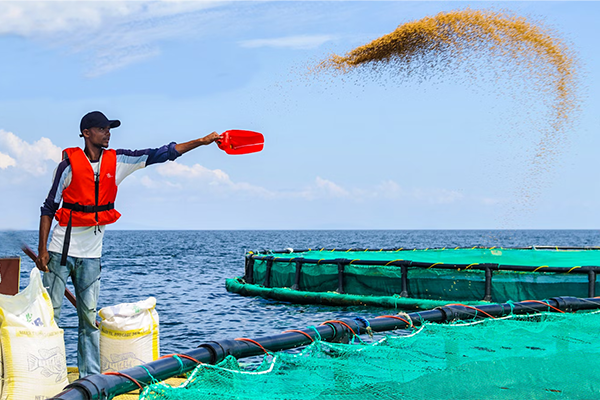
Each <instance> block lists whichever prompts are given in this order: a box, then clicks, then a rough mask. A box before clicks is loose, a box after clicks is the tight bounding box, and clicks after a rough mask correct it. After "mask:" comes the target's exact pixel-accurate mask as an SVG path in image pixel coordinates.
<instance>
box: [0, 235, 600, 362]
mask: <svg viewBox="0 0 600 400" xmlns="http://www.w3.org/2000/svg"><path fill="white" fill-rule="evenodd" d="M21 242H24V243H28V244H29V245H30V246H31V247H32V248H34V249H37V232H34V231H19V232H0V257H6V256H19V255H21V254H20V250H19V245H20V243H21ZM476 245H481V246H502V247H515V246H516V247H520V246H530V245H540V246H541V245H551V246H598V245H600V231H595V230H519V231H509V230H504V231H485V230H414V231H413V230H373V231H368V230H357V231H354V230H332V231H326V230H318V231H285V230H280V231H117V230H115V231H110V230H108V231H107V232H106V234H105V239H104V251H103V258H102V280H101V292H100V299H99V308H101V307H105V306H111V305H115V304H119V303H124V302H135V301H139V300H143V299H146V298H147V297H149V296H154V297H155V298H156V300H157V307H156V308H157V311H158V313H159V317H160V347H161V353H162V354H169V353H174V352H184V351H186V350H188V349H191V348H194V347H197V346H198V345H199V344H201V343H203V342H206V341H210V340H221V339H232V338H238V337H247V338H256V337H261V336H265V335H272V334H277V333H280V332H281V331H283V330H286V329H293V328H304V327H307V326H310V325H318V324H319V323H321V322H322V321H325V320H327V319H332V318H336V317H338V318H339V317H354V316H357V315H360V316H363V317H366V318H370V317H374V316H377V315H382V314H384V313H386V310H383V309H381V308H362V307H329V306H318V305H294V304H288V303H283V302H277V301H271V300H265V299H261V298H250V297H242V296H239V295H236V294H231V293H228V292H227V291H226V290H225V279H227V278H232V277H235V276H240V275H243V273H244V254H245V252H246V251H249V250H262V249H271V250H280V249H285V248H288V247H291V248H295V249H306V248H321V247H326V248H351V247H353V248H396V247H404V248H425V247H452V246H476ZM21 256H22V259H23V262H22V265H21V288H24V287H25V286H26V285H27V284H28V282H29V273H30V271H31V269H32V268H33V263H32V262H31V261H30V260H29V259H27V257H26V256H24V255H21ZM71 290H72V287H71ZM59 325H60V326H61V327H62V328H64V329H65V342H66V349H67V363H68V364H69V365H76V349H77V317H76V314H75V310H74V308H73V307H72V306H71V305H70V304H69V303H68V302H67V301H65V303H64V305H63V311H62V316H61V320H60V322H59Z"/></svg>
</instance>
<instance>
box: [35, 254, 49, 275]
mask: <svg viewBox="0 0 600 400" xmlns="http://www.w3.org/2000/svg"><path fill="white" fill-rule="evenodd" d="M48 261H50V254H48V250H40V251H39V254H38V256H37V258H36V259H35V266H36V267H38V269H39V270H40V271H43V272H48V271H49V269H48Z"/></svg>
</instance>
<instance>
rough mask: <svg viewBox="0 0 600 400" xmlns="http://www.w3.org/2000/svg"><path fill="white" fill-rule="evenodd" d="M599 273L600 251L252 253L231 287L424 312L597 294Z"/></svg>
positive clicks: (279, 296)
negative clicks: (447, 304)
mask: <svg viewBox="0 0 600 400" xmlns="http://www.w3.org/2000/svg"><path fill="white" fill-rule="evenodd" d="M249 263H250V264H251V268H248V265H249ZM299 265H300V267H298V266H299ZM298 269H299V271H298ZM597 272H600V250H598V249H597V248H590V249H564V248H563V249H561V248H526V249H514V248H509V249H506V248H479V247H475V248H457V249H446V248H444V249H419V250H412V249H409V250H405V249H396V250H382V251H372V250H369V251H364V250H361V251H357V250H335V249H334V250H307V251H288V252H268V251H266V252H259V253H249V254H247V255H246V275H245V276H244V277H243V278H242V277H240V278H238V279H237V280H235V281H233V280H228V282H227V288H228V290H229V291H231V292H236V293H240V294H242V295H254V296H256V295H258V296H263V297H270V298H276V299H278V300H287V301H291V302H300V303H302V302H307V303H324V304H366V305H377V304H373V303H380V304H379V305H381V306H384V307H390V306H395V307H398V308H405V309H417V308H423V307H427V306H432V305H433V303H431V302H444V301H461V302H479V301H482V300H485V301H492V302H505V301H509V300H512V301H520V300H528V299H544V298H551V297H556V296H575V297H594V296H595V293H596V292H597V291H598V290H600V283H598V282H597V281H596V273H597ZM315 294H316V295H315ZM348 296H350V297H348ZM351 296H362V299H361V298H352V297H351ZM373 297H383V298H381V299H377V300H376V301H374V300H373ZM336 299H338V300H339V301H336ZM423 301H425V303H423ZM430 303H431V304H430ZM440 304H441V303H440ZM438 305H439V304H438Z"/></svg>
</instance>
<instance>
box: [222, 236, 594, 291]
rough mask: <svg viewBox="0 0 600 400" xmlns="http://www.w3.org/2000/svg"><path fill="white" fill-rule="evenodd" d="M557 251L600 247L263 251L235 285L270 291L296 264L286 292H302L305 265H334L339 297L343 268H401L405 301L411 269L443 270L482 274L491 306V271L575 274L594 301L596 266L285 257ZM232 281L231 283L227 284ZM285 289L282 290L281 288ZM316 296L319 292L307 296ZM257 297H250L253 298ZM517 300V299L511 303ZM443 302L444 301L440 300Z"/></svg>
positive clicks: (252, 255)
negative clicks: (285, 267)
mask: <svg viewBox="0 0 600 400" xmlns="http://www.w3.org/2000/svg"><path fill="white" fill-rule="evenodd" d="M474 249H482V250H556V251H569V250H579V251H581V250H587V251H598V250H600V247H597V246H593V247H592V246H589V247H574V246H527V247H496V246H494V247H485V246H469V247H460V246H457V247H452V248H447V247H443V248H429V247H428V248H424V249H417V248H402V247H400V248H390V249H385V248H382V249H368V248H350V249H337V248H333V249H327V248H321V249H302V250H293V249H285V250H275V251H272V250H262V251H258V252H253V251H249V252H247V253H246V254H245V262H244V276H243V277H241V278H237V284H238V285H239V284H249V285H260V286H261V287H262V288H271V278H272V267H273V264H274V262H275V261H277V262H282V263H286V262H287V263H292V262H293V263H295V273H294V283H293V285H292V286H291V288H289V289H287V288H285V289H286V290H292V291H296V292H298V291H302V288H301V287H300V278H301V275H302V267H303V265H304V264H316V265H326V264H329V265H337V270H338V272H337V290H336V293H337V294H339V295H345V294H346V293H345V290H344V275H345V267H346V266H348V265H365V266H396V267H400V270H401V291H400V293H399V297H401V298H404V299H409V298H411V297H410V296H409V291H408V282H409V278H408V272H409V270H410V269H413V268H414V269H445V270H456V271H461V270H469V269H470V270H475V271H483V272H484V274H485V280H484V282H483V283H484V296H483V299H481V301H483V302H490V301H492V288H493V273H494V271H508V272H529V273H534V274H537V273H560V274H578V275H584V274H586V275H587V278H588V290H587V296H588V297H595V295H596V287H595V286H596V278H597V275H598V272H600V266H596V265H585V266H573V267H571V268H569V269H567V268H565V267H551V266H547V265H541V266H528V265H511V264H497V263H472V264H459V263H443V262H422V261H411V260H400V259H399V260H392V261H380V260H360V259H349V258H336V259H308V258H304V257H293V256H292V257H285V256H284V255H285V254H289V255H291V254H293V253H304V252H309V251H319V252H334V251H337V252H346V253H347V252H384V251H385V252H398V253H399V252H411V251H416V250H421V251H427V250H474ZM256 260H261V261H266V271H265V279H264V280H263V282H262V283H258V282H255V280H254V262H255V261H256ZM228 281H232V280H228ZM235 285H236V283H233V282H228V283H227V288H228V290H230V291H234V292H237V293H241V291H240V290H239V289H234V288H233V286H235ZM281 289H284V288H281ZM310 293H318V292H310ZM242 294H243V293H242ZM254 294H256V293H253V295H254ZM260 295H261V296H263V295H264V296H263V297H265V296H266V297H268V296H269V294H268V293H266V292H262V293H261V294H260ZM513 300H517V299H513ZM442 301H446V300H442Z"/></svg>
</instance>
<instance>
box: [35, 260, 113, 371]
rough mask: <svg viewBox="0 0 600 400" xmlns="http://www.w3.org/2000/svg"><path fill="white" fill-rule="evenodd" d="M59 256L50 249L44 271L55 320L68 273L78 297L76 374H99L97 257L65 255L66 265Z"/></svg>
mask: <svg viewBox="0 0 600 400" xmlns="http://www.w3.org/2000/svg"><path fill="white" fill-rule="evenodd" d="M60 257H61V255H60V254H58V253H54V252H50V261H49V262H48V269H49V270H50V271H49V272H45V273H44V277H43V283H44V287H45V288H46V290H48V294H49V295H50V299H51V300H52V307H53V308H54V320H55V321H56V322H58V319H59V318H60V309H61V306H62V303H63V299H64V298H65V286H66V284H67V278H68V277H69V276H70V277H71V280H72V282H73V287H75V297H76V298H77V317H78V318H79V332H78V333H79V334H78V340H77V365H78V367H79V377H80V378H83V377H84V376H87V375H91V374H99V373H100V331H99V330H98V327H97V326H96V305H97V304H98V294H99V292H100V270H101V267H100V259H99V258H77V257H67V265H65V266H61V265H60Z"/></svg>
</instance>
